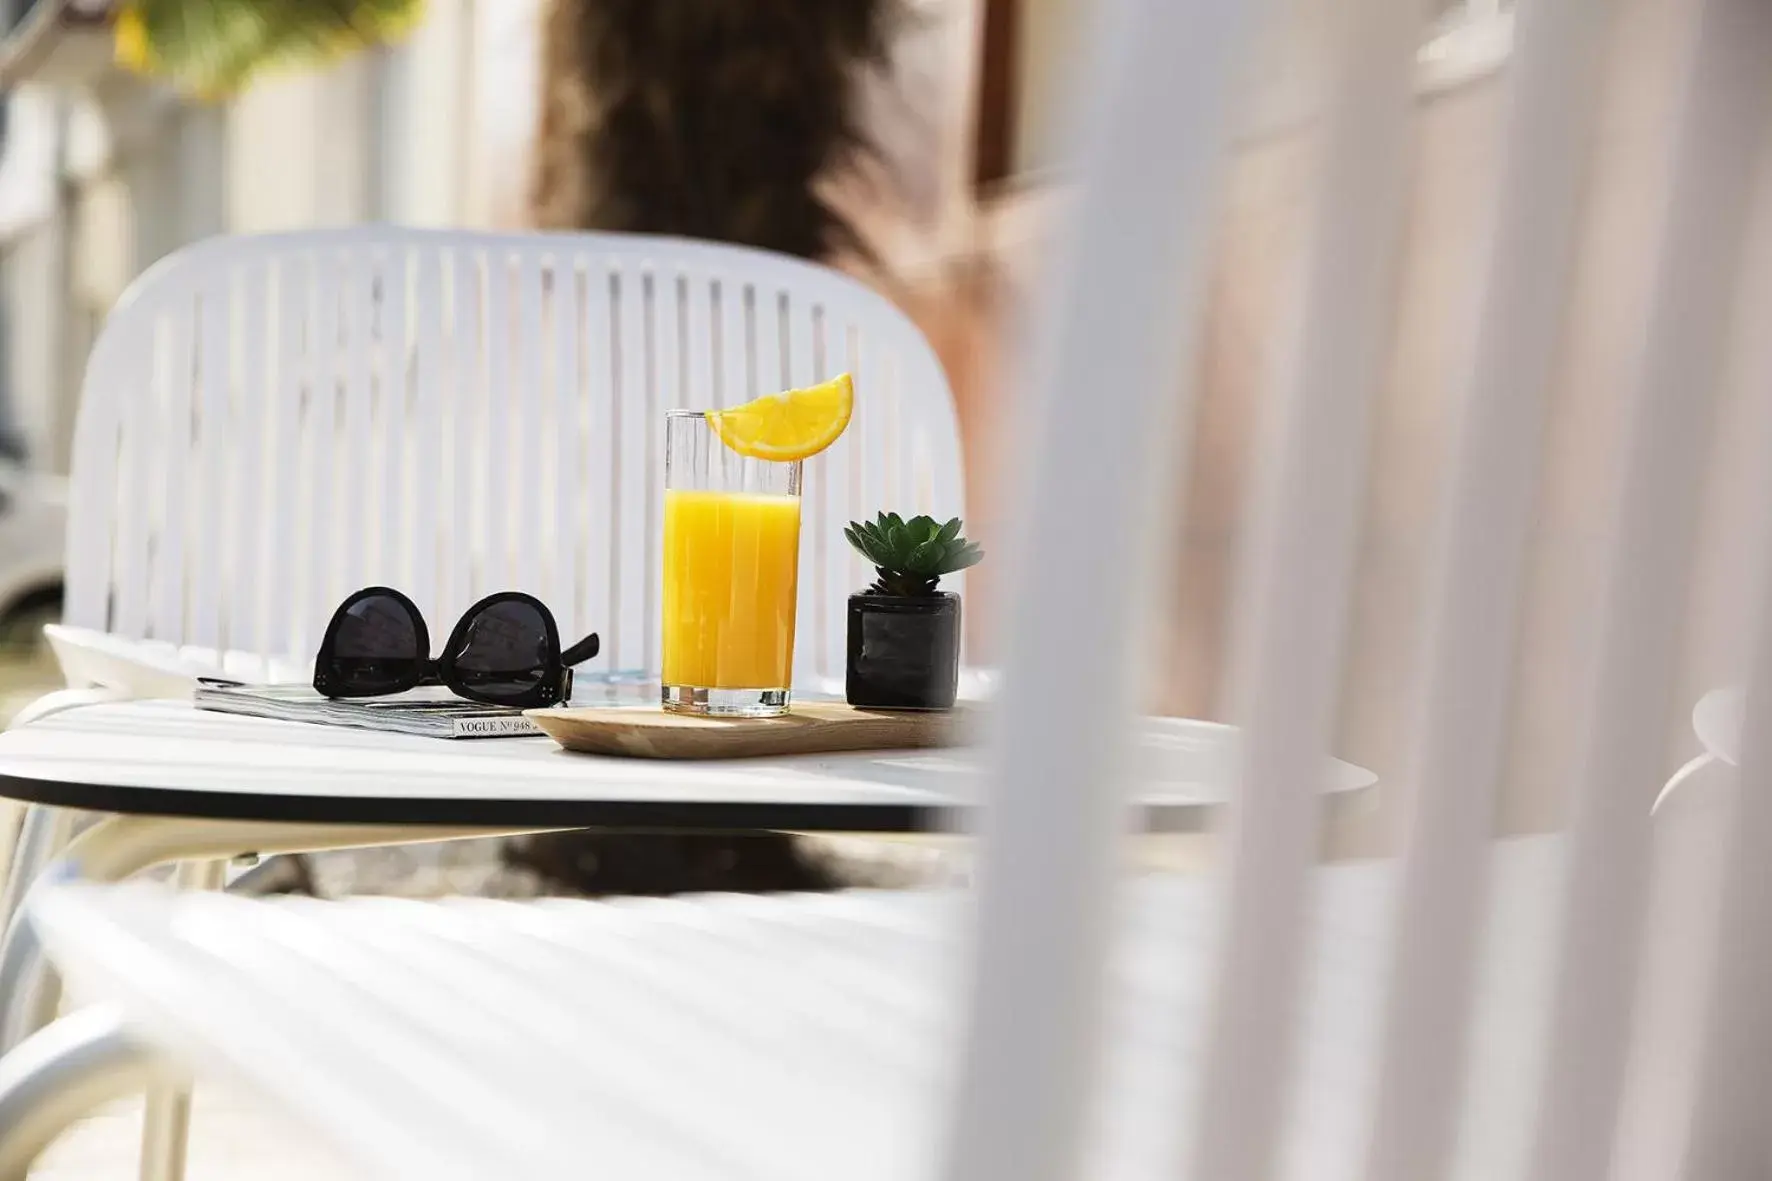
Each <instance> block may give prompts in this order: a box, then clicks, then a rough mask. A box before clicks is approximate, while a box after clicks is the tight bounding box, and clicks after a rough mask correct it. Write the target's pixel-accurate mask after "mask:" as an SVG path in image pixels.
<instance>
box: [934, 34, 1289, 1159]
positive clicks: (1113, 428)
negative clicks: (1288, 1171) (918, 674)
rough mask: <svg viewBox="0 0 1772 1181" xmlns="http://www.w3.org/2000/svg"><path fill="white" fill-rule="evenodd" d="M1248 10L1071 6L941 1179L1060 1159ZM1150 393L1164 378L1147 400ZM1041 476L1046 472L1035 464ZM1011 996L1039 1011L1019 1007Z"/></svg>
mask: <svg viewBox="0 0 1772 1181" xmlns="http://www.w3.org/2000/svg"><path fill="white" fill-rule="evenodd" d="M1256 7H1257V6H1255V5H1250V4H1243V3H1236V2H1233V0H1185V2H1184V0H1139V2H1133V0H1123V2H1121V3H1117V4H1104V5H1097V6H1094V7H1093V8H1092V13H1093V16H1094V19H1095V20H1096V21H1097V22H1099V23H1098V24H1097V26H1096V27H1097V29H1098V30H1099V31H1100V33H1101V39H1100V42H1099V45H1098V48H1097V52H1096V54H1095V55H1094V56H1093V57H1092V59H1091V61H1090V67H1091V68H1090V71H1089V74H1088V80H1089V83H1090V88H1089V89H1088V90H1086V91H1085V93H1084V103H1083V104H1082V109H1081V111H1080V114H1079V118H1080V123H1079V125H1078V135H1077V138H1076V140H1075V145H1076V154H1077V159H1078V162H1079V163H1080V165H1081V170H1080V172H1079V178H1080V187H1079V188H1078V190H1077V191H1076V192H1075V193H1074V194H1073V195H1072V204H1071V206H1070V208H1069V209H1068V210H1067V211H1066V213H1067V219H1066V222H1065V223H1064V224H1066V225H1067V226H1068V228H1069V229H1070V233H1071V236H1070V238H1069V239H1068V240H1064V239H1061V242H1063V249H1062V252H1061V253H1060V254H1059V255H1058V257H1057V258H1056V259H1055V260H1054V263H1053V265H1054V268H1055V269H1054V270H1053V272H1052V273H1051V275H1050V276H1049V277H1048V279H1047V286H1046V294H1047V300H1046V303H1045V305H1044V307H1043V308H1042V319H1041V321H1040V322H1039V323H1038V324H1037V325H1036V334H1035V335H1033V336H1031V337H1030V339H1031V340H1033V341H1035V342H1037V344H1038V349H1039V351H1038V363H1037V364H1036V366H1035V368H1034V369H1033V370H1032V378H1033V380H1034V382H1035V384H1034V385H1033V386H1032V389H1031V391H1030V393H1031V395H1032V406H1031V411H1032V414H1033V418H1032V420H1031V421H1033V422H1037V423H1038V424H1039V428H1038V429H1037V430H1035V431H1030V432H1028V437H1027V438H1026V443H1027V445H1028V448H1029V454H1028V455H1027V459H1028V460H1029V463H1028V466H1027V468H1026V472H1027V473H1028V479H1027V482H1026V483H1025V484H1024V485H1022V486H1021V487H1019V488H1018V489H1017V491H1018V493H1019V495H1018V496H1016V497H1015V498H1014V499H1013V503H1014V504H1016V506H1017V508H1018V510H1019V512H1020V514H1021V516H1022V519H1024V520H1026V521H1030V522H1031V521H1037V522H1039V528H1038V530H1037V531H1034V530H1028V531H1026V532H1025V533H1024V534H1023V535H1022V536H1021V537H1020V538H1018V541H1019V543H1020V544H1021V546H1022V547H1023V548H1021V549H1019V550H1018V551H1016V552H1014V553H1013V554H1012V555H1011V561H1010V562H1009V570H1008V572H1007V574H1006V576H1005V577H1006V580H1005V585H1015V584H1016V581H1017V579H1016V576H1017V575H1018V574H1021V573H1023V572H1027V576H1028V577H1029V578H1030V581H1028V582H1027V583H1026V585H1029V586H1032V585H1033V581H1032V578H1033V576H1032V572H1034V571H1037V572H1038V574H1037V581H1038V584H1039V593H1037V594H1026V595H1016V596H1005V599H1006V602H1005V604H1004V606H1005V611H1004V618H1005V620H1006V621H1007V630H1006V632H1005V643H1004V652H1005V654H1006V660H1005V664H1004V677H1003V688H1002V692H1001V695H1000V697H999V699H998V701H997V703H996V710H997V715H998V716H999V717H1000V718H1001V719H1002V724H1001V725H1000V727H999V729H998V731H997V734H996V735H995V739H996V741H995V743H994V745H993V747H992V751H991V766H990V772H989V778H988V780H987V788H986V790H987V796H986V798H987V800H988V801H989V803H990V804H991V808H990V809H989V811H988V813H987V815H986V818H985V822H984V828H983V832H982V841H981V847H980V850H979V871H978V880H979V889H978V904H977V905H978V928H977V930H978V936H977V944H976V947H975V948H974V950H973V952H972V956H973V964H972V983H971V985H970V990H969V1000H968V1010H967V1033H966V1042H965V1057H964V1059H963V1062H962V1065H961V1071H962V1073H961V1075H960V1081H959V1086H958V1091H957V1094H956V1101H955V1106H954V1111H953V1117H952V1118H953V1122H952V1128H953V1132H952V1141H951V1144H950V1147H949V1149H948V1152H947V1156H946V1159H945V1161H944V1163H943V1165H942V1174H943V1175H944V1176H946V1177H949V1178H952V1179H954V1181H960V1179H962V1178H964V1179H965V1181H1010V1179H1011V1178H1014V1179H1015V1181H1059V1179H1060V1178H1068V1177H1071V1176H1074V1175H1077V1174H1078V1162H1079V1153H1080V1151H1081V1137H1082V1131H1083V1127H1082V1125H1083V1118H1082V1111H1083V1109H1084V1101H1085V1098H1086V1096H1087V1095H1088V1093H1089V1088H1090V1085H1091V1083H1092V1081H1093V1078H1094V1074H1095V1062H1096V1047H1095V1045H1094V1042H1095V1038H1096V1033H1097V1029H1098V1022H1099V1014H1098V1011H1097V1010H1098V1003H1099V997H1100V989H1101V972H1102V964H1101V961H1102V959H1103V955H1104V952H1105V950H1106V945H1107V915H1108V910H1109V904H1110V895H1111V879H1112V876H1113V866H1114V857H1115V845H1116V838H1117V836H1118V834H1119V830H1120V824H1121V822H1122V815H1121V808H1122V805H1123V802H1124V801H1123V798H1122V793H1123V790H1124V782H1123V780H1122V778H1121V776H1122V774H1123V772H1124V770H1125V767H1124V763H1123V760H1122V757H1121V755H1120V753H1119V750H1118V749H1117V748H1119V747H1120V744H1121V743H1122V742H1124V740H1125V739H1126V737H1127V726H1128V720H1129V717H1130V715H1131V713H1132V704H1133V676H1132V671H1131V670H1132V668H1133V666H1134V664H1135V663H1136V662H1135V660H1134V653H1135V652H1136V650H1137V648H1138V646H1139V632H1140V625H1141V623H1142V615H1141V613H1140V610H1139V608H1140V607H1141V606H1143V605H1145V603H1146V601H1147V600H1146V595H1147V594H1148V592H1149V582H1150V578H1149V577H1148V576H1149V575H1150V574H1151V572H1153V571H1155V570H1157V569H1159V568H1160V563H1161V562H1162V560H1163V558H1162V555H1161V553H1160V552H1159V551H1160V550H1161V549H1162V547H1161V546H1160V545H1153V544H1152V541H1153V539H1154V538H1159V537H1163V536H1166V534H1165V532H1164V528H1165V526H1167V525H1169V524H1171V523H1172V521H1173V519H1174V518H1173V517H1172V516H1171V514H1173V513H1174V512H1175V511H1176V509H1177V505H1176V501H1177V500H1178V499H1179V497H1178V495H1177V490H1178V489H1179V488H1180V487H1181V484H1180V482H1179V479H1178V478H1177V477H1178V475H1179V473H1178V471H1177V469H1178V468H1179V467H1180V466H1181V465H1180V464H1178V463H1176V462H1175V460H1176V457H1177V456H1178V455H1186V454H1187V450H1188V437H1189V436H1188V432H1187V431H1185V430H1183V429H1181V427H1182V425H1183V424H1188V423H1189V421H1190V413H1189V411H1190V408H1191V405H1192V401H1193V396H1194V385H1193V382H1192V380H1190V379H1189V378H1191V375H1192V373H1193V364H1192V362H1193V350H1194V345H1195V343H1196V340H1197V333H1196V332H1195V330H1194V328H1193V327H1192V325H1193V324H1194V322H1195V320H1196V318H1197V313H1198V311H1199V306H1200V302H1201V297H1202V293H1203V290H1204V286H1205V273H1206V250H1207V243H1208V241H1209V240H1210V231H1209V229H1208V225H1209V218H1208V217H1207V213H1208V211H1209V210H1210V209H1212V208H1213V205H1214V197H1215V194H1216V190H1217V179H1218V176H1219V168H1220V166H1221V164H1222V160H1221V153H1220V147H1221V144H1222V142H1223V136H1224V134H1225V130H1224V128H1225V123H1226V116H1227V110H1228V107H1229V99H1230V94H1231V91H1232V86H1233V79H1234V78H1236V77H1237V76H1238V72H1237V68H1236V64H1235V63H1237V62H1239V61H1240V59H1241V57H1242V50H1243V46H1244V42H1245V39H1246V34H1247V33H1249V32H1250V31H1251V30H1252V28H1253V27H1254V21H1255V17H1256V11H1255V10H1256ZM1134 227H1136V229H1134ZM1129 231H1130V232H1129ZM1107 291H1112V292H1114V293H1115V296H1114V298H1113V299H1111V300H1104V299H1103V298H1102V293H1103V292H1107ZM1127 309H1137V312H1136V314H1127ZM1184 375H1187V376H1186V377H1184ZM1083 390H1087V391H1089V396H1088V397H1086V398H1085V397H1081V396H1079V391H1083ZM1154 390H1161V391H1164V392H1165V396H1163V397H1152V396H1146V392H1147V391H1154ZM1175 390H1179V391H1180V392H1179V393H1177V394H1174V395H1169V394H1168V391H1175ZM1059 472H1063V473H1065V478H1064V479H1062V480H1061V479H1057V478H1054V479H1050V480H1041V479H1039V478H1038V477H1037V476H1035V475H1034V473H1041V474H1054V473H1059ZM1079 537H1089V538H1090V540H1091V546H1092V550H1091V557H1090V560H1089V561H1087V562H1078V561H1075V560H1074V559H1075V551H1074V549H1073V548H1072V547H1073V546H1074V544H1075V539H1076V538H1079ZM1061 551H1063V552H1061ZM1067 555H1068V556H1067ZM1057 637H1063V642H1062V643H1059V642H1054V641H1055V639H1056V638H1057ZM1066 685H1087V686H1089V692H1087V693H1071V692H1064V691H1061V689H1060V687H1061V686H1066ZM1030 1013H1038V1014H1040V1015H1041V1017H1040V1019H1039V1020H1038V1021H1031V1022H1030V1021H1028V1020H1026V1019H1025V1018H1026V1015H1027V1014H1030Z"/></svg>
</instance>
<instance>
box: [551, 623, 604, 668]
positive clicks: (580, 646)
mask: <svg viewBox="0 0 1772 1181" xmlns="http://www.w3.org/2000/svg"><path fill="white" fill-rule="evenodd" d="M602 646H603V644H602V641H600V640H599V639H597V633H596V632H592V633H591V634H590V635H588V636H586V637H585V638H584V639H582V640H580V641H579V642H578V643H576V644H574V645H573V646H572V647H570V648H568V649H566V651H564V652H562V653H560V663H561V664H563V665H565V666H566V667H567V668H571V667H573V666H574V665H578V664H583V663H584V662H585V661H587V660H589V659H590V658H591V657H593V656H595V655H596V654H597V652H598V650H599V649H600V648H602Z"/></svg>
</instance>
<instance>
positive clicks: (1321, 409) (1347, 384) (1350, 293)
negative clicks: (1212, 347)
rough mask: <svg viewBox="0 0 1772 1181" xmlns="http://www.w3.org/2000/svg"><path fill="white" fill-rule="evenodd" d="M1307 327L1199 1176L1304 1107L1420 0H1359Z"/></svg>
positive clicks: (1277, 1131) (1262, 560)
mask: <svg viewBox="0 0 1772 1181" xmlns="http://www.w3.org/2000/svg"><path fill="white" fill-rule="evenodd" d="M1338 11H1339V12H1340V14H1341V17H1342V21H1341V24H1340V26H1339V29H1340V31H1341V36H1340V37H1339V38H1337V39H1336V43H1335V45H1334V46H1333V50H1332V52H1333V54H1334V59H1333V60H1332V62H1331V81H1330V94H1329V109H1328V114H1327V116H1326V120H1325V122H1326V126H1325V128H1324V132H1323V140H1322V144H1321V150H1322V158H1321V163H1320V165H1319V172H1320V176H1319V179H1318V182H1317V183H1318V192H1317V196H1316V209H1315V211H1314V219H1313V224H1312V226H1311V230H1310V240H1309V242H1308V243H1307V247H1306V250H1307V254H1306V257H1305V261H1304V273H1303V276H1302V278H1303V285H1302V290H1301V296H1300V299H1301V303H1302V307H1301V314H1300V325H1301V327H1300V329H1299V332H1298V336H1297V337H1296V339H1294V340H1293V341H1292V342H1291V344H1290V346H1289V352H1288V354H1287V356H1286V358H1285V360H1284V361H1283V363H1282V365H1281V367H1280V380H1281V383H1282V384H1281V386H1280V388H1279V390H1278V391H1277V394H1278V397H1277V400H1276V407H1275V409H1276V411H1277V415H1278V417H1277V419H1276V421H1275V423H1274V427H1273V429H1272V430H1271V431H1270V439H1271V445H1270V446H1271V450H1270V451H1269V452H1268V453H1267V454H1266V456H1265V457H1264V459H1263V461H1262V462H1263V466H1262V469H1261V473H1260V480H1261V492H1262V500H1261V502H1260V504H1259V505H1258V515H1257V519H1256V524H1255V529H1256V532H1255V535H1254V538H1253V542H1252V551H1251V556H1252V558H1253V561H1252V562H1251V564H1250V569H1249V570H1248V572H1247V582H1248V587H1247V590H1246V591H1245V597H1244V602H1245V604H1246V614H1245V615H1244V616H1243V618H1242V619H1241V621H1240V622H1239V629H1240V632H1239V635H1238V636H1237V637H1236V642H1237V644H1238V647H1239V649H1240V651H1239V654H1238V660H1237V665H1236V667H1235V669H1234V671H1233V673H1232V677H1233V683H1234V684H1236V685H1238V686H1239V687H1240V688H1241V690H1242V693H1241V701H1240V703H1239V706H1238V718H1239V721H1240V722H1241V723H1242V725H1243V726H1244V728H1245V734H1246V736H1247V737H1246V741H1245V744H1244V746H1243V749H1242V751H1241V757H1240V766H1239V768H1238V792H1237V797H1236V802H1235V804H1234V805H1233V806H1232V808H1231V827H1230V833H1229V850H1228V852H1229V863H1228V872H1227V874H1226V887H1227V891H1228V893H1227V896H1226V899H1225V908H1226V920H1227V921H1226V926H1225V939H1224V946H1223V949H1222V957H1223V958H1222V960H1221V961H1220V963H1219V964H1218V966H1217V978H1216V981H1215V983H1214V996H1215V1002H1214V1005H1213V1008H1212V1010H1211V1016H1210V1019H1209V1023H1208V1026H1207V1034H1206V1056H1205V1060H1204V1062H1203V1063H1202V1067H1201V1069H1202V1075H1201V1083H1200V1094H1201V1097H1202V1103H1201V1107H1200V1115H1199V1121H1198V1126H1197V1129H1196V1131H1195V1137H1196V1143H1195V1146H1194V1148H1193V1156H1192V1166H1191V1171H1192V1172H1193V1173H1194V1174H1195V1175H1197V1176H1202V1177H1216V1178H1223V1179H1225V1181H1235V1179H1239V1178H1244V1179H1248V1181H1255V1179H1256V1178H1259V1177H1264V1176H1267V1175H1268V1174H1269V1173H1270V1172H1271V1171H1272V1169H1273V1167H1274V1147H1273V1146H1274V1145H1275V1144H1277V1143H1279V1142H1280V1140H1281V1132H1282V1131H1283V1129H1284V1123H1285V1120H1286V1118H1287V1112H1286V1111H1285V1109H1284V1107H1283V1103H1284V1100H1285V1098H1286V1095H1287V1091H1286V1087H1285V1083H1286V1080H1287V1078H1288V1076H1289V1074H1290V1072H1291V1069H1292V1053H1293V1050H1292V1047H1293V1044H1294V1042H1295V1040H1296V1029H1295V1021H1294V1019H1293V1016H1292V1015H1293V1014H1294V1013H1295V1012H1296V1011H1297V1003H1296V994H1297V991H1298V989H1299V975H1300V968H1301V962H1302V960H1301V948H1302V947H1303V942H1304V940H1303V933H1304V920H1305V917H1306V914H1307V913H1308V909H1307V908H1308V902H1309V899H1308V898H1307V896H1306V893H1305V891H1306V884H1307V880H1308V876H1309V871H1310V866H1311V863H1312V862H1313V861H1314V860H1315V856H1316V848H1317V831H1318V826H1319V813H1320V810H1321V809H1320V804H1319V801H1320V798H1321V797H1320V791H1319V784H1318V782H1317V777H1318V775H1319V772H1318V771H1317V770H1316V768H1317V767H1319V766H1320V765H1321V760H1322V758H1323V757H1324V755H1325V754H1326V752H1327V747H1328V741H1329V731H1330V724H1331V721H1332V719H1333V717H1334V712H1335V703H1336V697H1337V693H1338V690H1339V688H1340V683H1341V667H1342V648H1343V644H1342V636H1343V634H1344V632H1345V629H1346V626H1347V620H1346V615H1347V607H1348V599H1349V592H1350V586H1351V581H1352V572H1353V561H1354V551H1355V547H1356V545H1357V542H1358V536H1359V534H1358V524H1359V516H1360V509H1361V504H1362V492H1363V490H1364V483H1365V480H1364V477H1365V462H1366V452H1367V440H1368V438H1369V434H1370V431H1369V427H1368V424H1369V422H1370V421H1371V407H1372V402H1373V399H1374V396H1375V395H1374V390H1375V389H1376V387H1377V386H1378V384H1379V381H1380V379H1381V377H1382V374H1383V366H1382V358H1383V356H1384V348H1385V345H1386V343H1387V342H1388V339H1389V332H1388V325H1389V321H1390V315H1389V313H1390V310H1391V306H1392V303H1391V276H1392V273H1393V263H1394V260H1395V258H1396V246H1397V241H1398V237H1399V231H1400V227H1401V224H1402V211H1403V197H1404V194H1405V191H1406V190H1405V180H1406V176H1407V173H1406V169H1405V163H1406V159H1407V156H1406V149H1407V146H1408V115H1409V107H1410V102H1411V88H1412V84H1413V68H1414V62H1415V49H1416V45H1417V44H1418V40H1419V35H1420V32H1421V29H1422V27H1423V21H1424V17H1425V15H1426V14H1425V12H1424V10H1423V6H1422V5H1421V4H1420V3H1418V2H1417V0H1359V2H1357V3H1349V4H1344V5H1341V6H1339V10H1338Z"/></svg>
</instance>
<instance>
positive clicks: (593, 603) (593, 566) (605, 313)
mask: <svg viewBox="0 0 1772 1181" xmlns="http://www.w3.org/2000/svg"><path fill="white" fill-rule="evenodd" d="M614 323H615V321H614V318H613V312H612V309H611V308H610V304H609V268H608V266H607V264H605V263H604V262H603V261H602V260H600V259H597V258H596V257H594V256H592V257H591V258H588V259H587V260H586V265H585V275H584V352H585V359H584V382H585V385H584V416H585V435H584V447H585V452H584V455H585V479H584V485H583V492H582V495H583V497H584V499H585V514H586V516H585V520H586V525H587V528H586V530H585V553H586V561H585V571H584V580H585V591H586V594H585V609H586V610H587V611H588V612H589V613H590V617H591V619H592V620H594V621H595V622H594V623H593V624H592V625H591V626H592V627H594V628H596V629H597V630H598V632H599V634H601V635H603V636H605V637H608V638H609V640H608V642H609V643H611V644H613V642H614V637H615V636H616V635H618V634H620V632H621V629H622V627H623V626H624V621H623V620H622V618H621V615H620V607H621V603H620V600H619V599H618V597H617V589H616V583H615V577H616V571H615V546H616V539H617V537H618V536H619V533H618V530H619V528H620V522H618V521H617V520H616V519H615V516H614V505H615V504H616V503H617V495H618V493H617V490H616V480H617V478H618V476H619V472H618V469H617V467H616V458H615V448H616V446H617V445H618V444H617V434H616V422H615V372H616V370H615V366H616V356H615V330H614V327H613V326H614ZM604 651H605V655H603V656H602V657H600V658H599V659H600V660H601V662H602V666H603V667H604V668H606V669H609V668H614V667H615V665H614V663H613V660H614V658H613V656H612V655H610V654H609V650H608V649H607V648H606V649H605V650H604Z"/></svg>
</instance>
